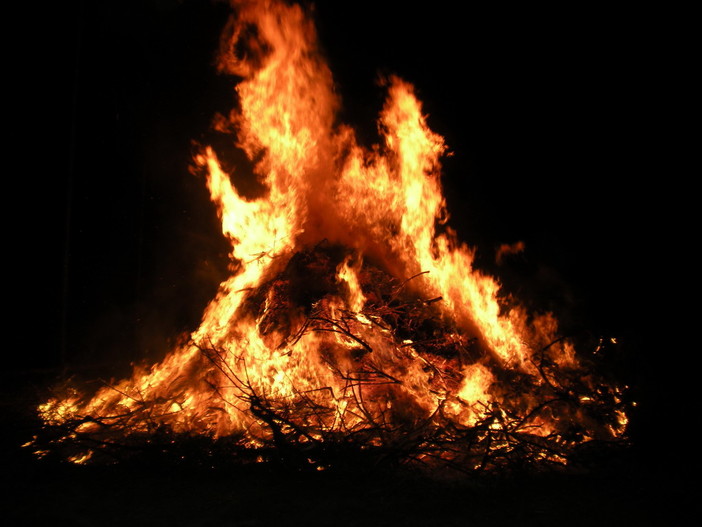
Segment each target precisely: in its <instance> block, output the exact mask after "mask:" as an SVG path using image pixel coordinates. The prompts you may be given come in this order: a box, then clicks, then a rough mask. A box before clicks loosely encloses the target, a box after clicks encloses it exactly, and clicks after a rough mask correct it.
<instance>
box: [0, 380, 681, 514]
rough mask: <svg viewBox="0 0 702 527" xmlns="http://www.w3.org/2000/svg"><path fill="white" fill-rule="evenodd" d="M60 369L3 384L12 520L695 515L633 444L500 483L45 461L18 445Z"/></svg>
mask: <svg viewBox="0 0 702 527" xmlns="http://www.w3.org/2000/svg"><path fill="white" fill-rule="evenodd" d="M54 374H55V372H44V373H43V374H42V373H37V372H33V373H31V374H18V373H15V374H13V375H5V376H4V378H3V383H2V386H3V388H2V400H1V406H0V408H1V411H2V423H3V428H4V432H3V434H2V442H3V445H2V447H3V448H2V465H3V470H2V489H1V492H0V494H1V496H2V498H1V499H2V501H3V502H4V503H3V505H2V510H3V511H4V512H3V516H4V519H3V520H4V521H3V523H4V525H12V526H14V525H51V526H62V525H70V526H74V527H81V526H92V525H100V526H111V525H120V526H124V525H135V526H138V525H149V526H154V527H155V526H159V525H169V526H173V525H187V526H203V527H204V526H220V525H232V526H242V527H243V526H247V527H254V526H268V525H270V526H273V525H276V526H277V525H283V524H285V525H306V526H315V525H320V526H323V525H335V526H356V525H359V526H361V525H363V526H369V525H371V526H400V525H401V526H415V525H416V526H434V525H440V526H453V525H455V526H458V525H461V526H470V525H475V526H482V525H490V526H496V525H515V524H521V525H539V526H550V525H554V526H555V525H558V526H563V525H568V526H579V525H582V526H586V525H587V526H594V525H596V526H607V525H618V526H626V525H663V524H667V525H673V524H674V525H686V522H685V516H686V515H687V513H689V512H690V511H691V510H692V509H691V508H689V507H688V501H689V500H690V499H691V496H692V490H691V489H690V487H689V486H687V485H686V483H684V482H683V480H682V479H680V478H679V477H678V475H677V474H676V470H675V469H676V467H674V466H671V467H668V468H667V469H665V471H664V472H661V469H660V467H661V464H660V463H659V462H657V461H655V460H653V458H652V457H651V456H650V454H648V453H646V451H644V450H642V449H638V448H637V447H636V445H634V446H632V448H631V449H628V450H626V451H624V452H622V453H621V455H620V456H617V457H616V458H614V459H610V460H608V461H607V463H606V464H605V465H604V466H599V467H597V468H593V469H592V470H590V471H585V472H583V471H580V472H578V473H567V474H520V475H512V476H503V477H467V476H461V477H455V476H451V477H449V474H447V473H444V474H437V475H435V476H432V477H427V476H420V475H418V474H415V473H411V472H407V471H401V470H397V469H395V470H384V471H383V470H360V469H359V470H357V471H353V472H348V471H347V472H344V473H329V472H321V473H310V474H299V473H289V472H284V471H281V470H279V469H273V468H271V467H269V466H266V465H260V464H257V465H253V466H248V467H246V466H244V467H242V466H240V467H220V468H214V469H213V468H202V467H200V468H198V467H193V466H182V465H179V464H171V463H169V464H165V463H163V462H162V461H159V460H157V459H152V460H150V461H149V460H147V461H146V462H145V461H144V460H143V459H142V460H140V462H139V463H136V464H135V463H125V464H121V465H120V464H117V465H110V466H77V465H72V464H69V463H65V462H60V461H56V460H54V461H51V460H45V461H40V460H37V459H36V458H35V457H34V456H32V455H31V453H30V452H29V451H28V449H22V448H21V446H20V445H21V444H22V443H23V442H24V441H25V440H27V439H28V438H31V436H32V433H33V432H35V431H36V429H37V428H36V427H37V426H38V423H37V421H36V419H35V417H34V416H33V410H32V407H33V405H34V404H35V403H36V402H37V400H38V397H41V395H42V390H43V389H44V388H45V387H46V383H47V382H48V380H49V379H51V378H52V376H53V375H54ZM688 523H689V521H688Z"/></svg>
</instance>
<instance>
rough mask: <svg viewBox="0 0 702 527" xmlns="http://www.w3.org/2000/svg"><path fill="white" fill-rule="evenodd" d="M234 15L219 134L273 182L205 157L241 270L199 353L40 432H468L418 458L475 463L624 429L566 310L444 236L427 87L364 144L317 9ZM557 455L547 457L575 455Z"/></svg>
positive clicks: (206, 153) (79, 400)
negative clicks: (246, 185) (544, 307)
mask: <svg viewBox="0 0 702 527" xmlns="http://www.w3.org/2000/svg"><path fill="white" fill-rule="evenodd" d="M233 8H234V13H235V14H234V15H233V16H232V18H231V20H230V22H229V23H228V25H227V27H226V28H225V31H224V33H223V37H222V45H221V50H220V54H219V64H218V67H219V70H220V71H221V72H223V73H228V74H233V75H236V76H237V77H239V78H240V79H242V80H240V81H239V82H238V83H237V84H236V87H235V97H236V105H235V108H236V109H235V110H233V111H232V112H231V113H230V114H229V115H228V116H221V115H220V116H217V117H216V119H215V123H214V125H215V128H216V129H217V130H219V131H221V132H223V133H227V134H230V135H231V136H232V137H234V138H235V140H234V141H233V144H232V145H231V147H232V148H237V149H240V150H242V151H243V152H245V154H246V155H247V156H248V158H249V159H250V160H251V161H252V163H253V166H254V171H255V174H256V176H257V177H258V178H259V179H260V181H261V183H262V184H263V185H264V186H265V187H266V189H267V190H266V192H265V194H264V195H263V196H262V197H259V198H256V199H248V198H246V197H244V196H242V195H241V194H240V193H239V191H238V190H237V179H238V178H241V177H243V176H242V174H238V173H237V172H236V171H234V172H233V173H227V172H225V170H224V169H223V168H222V165H221V164H220V162H219V160H218V158H217V155H216V153H215V151H214V149H213V148H211V147H208V146H204V147H202V149H201V150H200V152H199V154H197V156H196V158H195V164H196V165H197V167H198V168H199V169H201V170H202V171H203V172H205V173H206V174H207V186H208V189H209V191H210V195H211V199H212V202H213V203H214V204H215V206H216V207H217V210H218V213H219V216H220V218H221V221H222V231H223V233H224V235H225V236H226V237H227V238H228V239H229V240H230V241H231V259H232V262H233V265H232V269H233V271H232V275H231V276H230V277H229V278H228V279H227V280H226V281H225V282H223V283H222V284H221V285H220V288H219V291H218V293H217V295H216V297H215V298H214V299H213V300H212V301H211V302H210V304H209V306H208V307H207V308H206V310H205V312H204V314H203V316H202V322H201V324H200V327H199V328H198V329H197V330H196V331H194V332H193V333H192V335H191V336H190V339H189V341H188V343H187V344H183V345H180V346H178V347H176V348H175V349H173V350H172V351H171V352H170V353H169V354H168V356H167V357H166V358H165V359H164V360H163V361H162V362H161V363H159V364H156V365H154V366H152V367H151V368H149V369H148V370H146V371H144V370H141V369H140V370H138V371H135V372H134V374H133V375H132V377H131V378H128V379H125V380H123V381H121V382H119V383H117V384H115V385H114V386H109V387H105V388H103V389H101V390H100V391H98V392H97V393H95V394H93V395H92V396H89V397H86V396H85V395H84V394H80V393H73V394H69V395H64V396H61V397H57V398H54V399H52V400H50V401H48V402H47V403H45V404H43V405H42V406H41V407H40V412H41V415H42V417H43V419H44V420H45V422H47V423H48V424H64V423H67V422H76V423H79V424H77V426H76V428H75V433H78V434H89V433H99V431H100V430H103V429H104V427H105V426H110V425H114V426H115V427H117V428H119V430H120V431H121V433H124V434H142V433H149V432H150V431H152V430H153V429H154V427H155V426H158V427H163V426H165V427H167V428H168V429H170V430H171V431H173V432H174V433H186V434H203V435H207V436H211V437H213V438H222V437H229V436H236V437H238V438H241V439H240V440H241V442H242V444H243V445H245V446H246V447H249V448H259V447H261V446H264V445H269V444H275V445H277V446H279V442H280V441H289V442H296V444H297V443H301V444H305V443H307V444H309V445H311V446H314V445H316V444H320V443H323V442H334V441H339V439H338V438H340V437H343V438H345V440H346V441H349V440H350V439H349V438H353V441H357V442H359V443H362V444H364V445H366V446H368V447H369V448H371V447H380V446H392V444H394V443H393V442H397V441H399V440H400V438H402V439H403V440H405V441H406V440H407V437H408V436H412V434H414V436H416V437H417V438H419V437H423V438H425V437H433V438H438V437H442V438H444V439H441V440H439V439H435V440H434V443H433V444H448V442H449V439H450V438H451V437H452V436H451V434H454V435H455V437H457V438H462V439H461V442H462V443H461V444H463V443H465V444H466V445H468V440H467V439H465V438H467V437H468V435H467V434H468V432H469V431H471V430H472V431H475V434H474V435H472V436H470V437H471V438H472V439H471V441H473V442H471V443H470V446H466V447H465V448H464V449H463V450H464V451H461V452H460V453H459V451H460V450H461V449H457V448H453V447H452V448H446V449H444V450H443V451H442V449H427V450H426V451H422V449H421V448H420V449H418V450H417V454H416V458H417V459H419V460H425V459H429V458H430V457H431V458H435V459H445V460H452V461H458V462H462V463H466V464H467V465H469V466H468V467H467V468H472V466H474V465H476V463H477V462H476V461H475V459H478V457H477V455H474V454H475V451H471V449H472V448H473V447H474V446H475V445H479V444H482V443H481V441H487V439H490V438H491V439H490V441H489V442H490V446H488V447H486V446H485V445H484V444H482V445H483V446H481V450H480V452H481V456H480V457H479V459H481V460H484V459H485V458H484V456H483V455H482V454H484V451H485V448H488V449H489V448H493V449H494V448H506V447H505V445H509V444H510V441H511V440H512V439H513V438H515V437H521V438H530V444H534V445H547V442H551V443H552V444H558V445H562V446H563V445H573V444H577V443H583V442H586V441H589V440H592V439H605V440H609V439H616V438H617V437H620V436H621V435H622V434H623V433H624V430H625V425H626V417H625V414H624V412H623V410H622V409H621V408H620V407H619V406H617V405H616V404H615V405H613V407H612V409H611V410H612V411H610V412H609V413H606V412H605V413H603V412H602V411H601V407H602V405H601V404H600V406H597V404H599V403H598V402H597V401H596V400H595V399H593V397H592V396H591V392H596V393H597V394H599V395H598V397H599V398H600V402H601V400H602V397H605V396H606V397H608V398H609V399H608V400H610V399H611V400H614V401H615V402H618V397H619V389H618V388H617V387H609V386H604V385H602V384H601V382H600V381H599V380H597V379H595V378H593V376H591V375H590V373H589V372H588V371H587V369H586V368H585V367H584V366H583V364H582V360H581V358H579V356H578V354H577V353H576V350H575V349H574V347H573V345H572V344H571V343H569V342H568V341H567V340H559V339H558V338H557V337H558V333H557V331H558V327H557V321H556V319H555V317H554V316H552V315H551V314H539V315H534V314H530V313H527V312H526V310H525V309H524V308H522V307H520V306H519V305H517V304H516V302H515V301H514V300H510V302H509V306H508V305H507V303H506V302H505V301H504V299H501V298H500V297H499V296H498V294H499V293H500V285H499V283H498V282H497V281H496V280H495V279H494V278H492V277H491V276H488V275H486V274H484V273H481V272H479V271H478V270H476V269H474V266H473V251H472V250H471V249H470V248H469V247H467V246H466V245H465V244H462V243H460V242H459V241H458V240H457V238H456V236H455V233H454V232H453V231H452V230H451V228H450V227H448V226H447V225H446V221H447V218H448V215H447V211H446V203H445V199H444V197H443V195H442V188H441V184H440V180H439V177H440V170H441V165H440V160H441V157H442V155H443V154H444V153H445V150H446V145H445V144H444V140H443V138H442V137H440V136H439V135H437V134H435V133H434V132H432V131H431V130H430V129H429V128H428V126H427V123H426V119H425V116H424V115H423V113H422V105H421V103H420V101H419V100H418V99H417V97H416V96H415V93H414V90H413V87H412V86H411V85H410V84H409V83H407V82H405V81H403V80H401V79H399V78H397V77H390V78H388V79H386V81H385V82H384V88H385V89H386V90H387V97H386V101H385V104H384V107H383V109H382V111H381V113H380V116H379V119H378V129H379V132H380V136H381V139H382V141H381V144H379V145H376V146H375V147H373V148H371V149H368V148H365V147H363V146H361V145H359V143H358V142H357V140H356V136H355V133H354V130H353V129H352V128H350V127H349V126H347V125H344V124H339V123H338V119H337V110H338V108H339V106H340V101H339V100H338V97H337V95H336V92H335V90H334V81H333V78H332V73H331V72H330V70H329V68H328V67H327V65H326V63H325V62H324V60H323V59H322V56H321V55H320V53H319V52H318V49H317V44H316V34H315V28H314V25H313V23H312V21H311V19H310V18H309V17H308V16H307V13H306V12H305V11H304V10H303V9H302V8H300V7H299V6H296V5H288V4H286V3H284V2H279V1H273V0H270V1H260V2H251V1H237V0H233ZM244 176H245V175H244ZM427 328H429V329H427ZM573 378H577V379H578V380H577V383H575V384H574V383H572V382H570V379H573ZM576 403H577V404H576ZM605 414H606V415H605ZM86 417H89V419H86ZM414 436H412V437H414ZM486 438H487V439H486ZM464 440H465V441H464ZM418 441H419V439H418ZM426 441H429V440H426ZM420 442H421V441H420ZM551 443H548V444H551ZM427 444H428V443H427ZM560 452H562V451H560V450H558V449H553V448H545V447H544V448H543V449H542V451H540V453H539V456H541V457H543V458H548V459H550V460H552V461H557V462H558V461H563V460H564V458H563V456H562V455H561V453H560ZM77 459H80V460H81V461H82V460H84V459H87V458H85V457H79V458H77Z"/></svg>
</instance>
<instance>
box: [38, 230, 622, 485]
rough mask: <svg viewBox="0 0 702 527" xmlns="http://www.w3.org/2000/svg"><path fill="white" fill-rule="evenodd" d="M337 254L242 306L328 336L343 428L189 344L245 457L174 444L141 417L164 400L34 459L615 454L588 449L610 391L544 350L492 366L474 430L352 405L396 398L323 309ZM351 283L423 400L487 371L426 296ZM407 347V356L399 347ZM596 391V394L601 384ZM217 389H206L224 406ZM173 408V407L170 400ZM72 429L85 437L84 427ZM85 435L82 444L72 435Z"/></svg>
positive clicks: (428, 459) (292, 334) (350, 317)
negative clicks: (418, 372)
mask: <svg viewBox="0 0 702 527" xmlns="http://www.w3.org/2000/svg"><path fill="white" fill-rule="evenodd" d="M349 254H350V251H348V250H347V249H345V248H343V247H338V246H334V245H331V244H328V243H321V244H319V245H317V246H316V247H313V248H310V249H309V250H305V251H300V252H299V253H297V254H296V255H294V256H293V257H292V258H291V259H290V261H289V262H288V264H287V265H286V267H285V268H284V269H283V271H281V272H280V273H278V274H277V275H276V276H275V277H273V278H272V279H270V280H269V281H267V282H265V283H264V284H262V285H261V286H260V287H257V288H256V289H253V290H251V291H249V292H248V296H247V298H246V300H245V302H244V305H243V306H242V308H243V309H245V310H247V312H249V313H251V314H252V315H253V317H254V318H255V319H256V320H258V327H259V331H260V333H261V334H262V335H266V334H269V333H275V334H276V335H282V336H283V337H284V341H285V343H286V344H287V345H289V346H294V344H295V343H296V342H297V341H299V340H300V339H301V338H303V336H304V335H306V334H307V333H310V332H313V333H319V334H328V333H336V334H339V335H342V336H343V337H344V338H345V339H346V341H347V342H352V343H353V345H352V346H351V348H350V350H349V354H350V356H351V357H352V359H353V364H354V367H353V369H352V370H349V369H348V368H346V369H343V368H340V367H339V364H338V362H337V361H336V360H335V358H334V354H333V353H331V352H330V353H328V354H325V351H324V349H322V350H320V356H321V360H322V361H323V362H325V364H326V366H327V367H328V368H329V369H331V370H332V371H334V373H335V375H336V376H337V377H338V378H339V379H341V380H342V381H343V382H344V383H345V386H346V388H348V391H347V393H348V395H347V397H348V398H349V400H348V403H349V405H351V406H353V407H354V408H356V409H357V412H356V414H355V415H356V416H357V417H359V418H358V419H356V420H355V421H354V424H353V426H332V427H330V426H328V425H326V424H325V423H328V422H329V419H328V417H329V415H331V414H332V413H333V412H334V411H335V410H334V408H333V407H332V405H331V404H327V402H328V401H331V399H325V398H324V397H320V396H319V394H318V393H315V394H310V393H309V392H307V391H305V390H299V391H297V392H296V394H295V395H296V396H295V397H294V399H292V400H291V399H290V398H276V397H272V396H271V395H270V394H268V393H265V391H262V390H261V389H259V388H257V387H256V385H255V383H253V382H251V380H250V379H248V378H246V376H242V375H241V373H240V372H235V371H234V370H232V369H231V368H230V367H228V366H227V364H228V363H227V360H225V356H226V353H227V351H226V350H224V349H222V348H220V347H218V346H216V345H212V344H211V343H207V342H204V343H203V342H197V343H193V344H195V345H196V346H197V347H198V348H199V350H200V352H201V357H202V367H204V368H208V367H209V368H212V369H214V370H216V371H217V372H218V378H219V379H220V384H226V385H229V386H236V387H237V390H236V394H237V395H236V396H235V397H236V399H237V400H236V401H225V403H236V404H237V405H238V406H239V407H241V406H242V405H243V406H245V407H246V408H247V409H248V411H249V412H250V414H251V415H252V416H253V417H254V418H255V420H256V421H257V423H258V426H259V428H260V429H261V430H263V431H264V433H262V434H258V436H257V441H256V445H255V446H252V444H251V441H250V438H247V437H245V435H244V434H243V433H241V434H232V435H228V436H225V437H218V438H211V437H207V436H198V435H195V436H193V435H191V434H182V433H176V432H174V431H173V430H172V429H171V428H170V427H169V426H167V425H165V424H164V422H163V419H161V416H160V415H159V413H158V412H157V411H155V408H156V407H157V405H158V406H159V407H162V406H163V403H164V401H163V400H162V399H160V400H158V401H154V400H147V399H144V400H141V401H139V404H138V405H137V406H136V408H134V409H133V410H132V411H130V412H129V413H125V415H121V416H114V415H113V416H110V417H109V418H101V417H96V416H91V415H84V416H79V417H76V418H74V419H69V420H67V421H65V422H62V423H59V424H56V423H54V424H50V425H49V424H48V425H46V426H45V427H44V429H43V431H42V433H41V434H39V436H38V437H37V438H36V439H35V441H34V447H35V448H37V450H39V451H41V452H44V453H49V455H51V454H53V455H59V456H61V457H62V458H66V457H68V458H74V459H75V458H80V456H81V455H82V454H81V453H82V452H86V451H87V450H90V451H91V452H92V453H94V454H97V455H94V456H93V457H92V459H93V460H99V459H116V460H124V459H130V458H134V457H135V456H136V457H144V456H158V457H161V458H164V457H167V458H168V459H173V460H176V461H179V462H182V461H183V460H186V461H190V462H196V463H204V464H207V465H212V464H226V463H247V462H253V461H269V462H274V463H277V464H280V465H283V466H285V467H288V468H294V469H295V470H309V469H313V470H323V469H334V468H343V467H354V466H355V467H357V466H395V465H407V464H409V465H421V466H425V467H428V468H430V469H431V468H435V467H437V466H440V467H447V466H448V467H452V468H454V469H456V470H458V471H465V472H475V471H495V470H498V471H499V470H512V469H523V468H537V469H542V468H547V467H564V466H566V465H568V464H569V463H570V464H571V465H572V463H573V461H574V460H577V459H581V458H582V456H581V453H582V452H583V451H585V450H592V449H593V448H594V449H595V450H598V451H600V450H603V449H612V448H618V447H621V446H625V445H626V439H625V438H623V437H619V438H616V439H612V438H608V437H607V434H601V437H602V438H604V439H599V438H598V437H597V434H595V437H594V438H593V437H592V435H593V434H592V431H593V429H594V430H597V429H598V428H602V429H604V428H606V427H607V426H608V425H610V424H613V423H615V422H616V419H617V412H621V411H622V409H623V408H624V405H625V403H624V402H623V401H622V399H621V397H619V396H618V395H617V393H616V392H614V391H612V390H608V389H603V388H601V387H600V385H598V384H597V383H593V382H592V378H593V376H594V377H595V378H596V377H597V375H599V374H600V372H598V364H597V363H596V361H595V360H594V359H591V360H590V361H589V362H588V363H587V364H585V367H586V368H587V371H588V380H585V379H584V378H583V375H582V371H581V370H578V371H571V370H568V369H564V368H559V367H558V366H557V365H556V362H555V361H554V360H553V359H552V357H551V355H550V347H551V346H546V347H544V348H543V349H542V350H540V351H539V352H538V353H536V354H535V357H536V358H535V366H536V369H537V371H538V374H537V375H528V374H525V373H523V372H519V371H514V370H509V369H500V368H494V369H493V373H494V375H495V378H496V380H497V381H498V382H499V383H500V385H501V386H502V388H501V389H502V392H503V393H502V396H501V398H500V402H496V401H486V402H484V403H479V405H480V408H479V412H478V414H479V418H477V419H475V420H474V421H473V422H471V424H470V425H466V424H461V423H459V422H458V421H457V420H456V419H455V418H453V417H452V416H451V415H450V414H449V412H447V411H446V409H445V407H444V404H443V403H441V404H438V406H437V407H436V408H435V410H433V411H432V412H431V413H429V414H427V413H426V412H422V411H421V410H417V409H416V408H413V407H412V402H411V401H403V402H404V404H405V405H406V407H405V408H404V409H402V408H395V409H394V410H393V411H392V412H388V413H387V414H386V413H383V412H381V413H378V412H377V411H373V410H372V409H371V408H370V406H369V405H370V404H371V403H370V402H369V401H367V400H365V399H364V393H365V394H368V393H373V391H374V390H378V389H382V390H390V391H392V390H395V389H396V388H397V389H398V390H399V388H400V387H401V386H402V383H403V379H402V378H398V376H397V375H396V374H395V373H394V372H391V371H389V370H388V368H386V367H384V365H383V363H382V361H378V360H376V359H375V357H374V355H375V350H374V349H373V346H372V345H371V343H369V342H368V341H366V340H365V339H364V338H363V336H362V335H361V333H360V332H359V331H357V328H358V315H359V314H358V313H354V312H351V311H349V310H343V309H342V310H339V309H334V310H331V309H329V299H330V298H339V297H340V296H341V295H342V292H341V291H340V288H341V287H342V286H341V285H340V282H339V280H338V279H337V269H338V266H339V265H340V263H341V262H343V261H344V260H345V259H346V258H348V256H349ZM359 278H360V285H361V288H362V290H363V294H364V296H365V298H366V302H365V304H364V307H363V310H362V315H363V317H364V320H366V321H367V322H368V323H369V324H372V325H376V326H377V327H378V328H379V330H382V331H383V332H385V333H386V334H389V335H392V338H393V339H394V341H395V342H396V343H398V344H397V354H398V356H400V355H401V354H403V353H406V354H407V355H406V357H404V359H403V360H405V359H406V360H418V361H421V363H422V365H423V368H424V370H425V371H426V372H428V375H429V376H430V377H431V379H432V386H433V387H435V388H436V390H437V391H440V392H442V393H453V394H455V393H456V391H457V390H458V388H459V385H460V383H461V380H462V376H463V373H462V372H463V371H464V369H465V367H466V366H469V365H471V364H475V363H477V362H481V363H485V364H490V357H489V354H488V353H487V352H486V351H485V350H484V349H483V348H481V346H480V344H479V342H478V340H477V339H475V338H472V337H471V336H470V335H466V334H465V332H462V331H460V330H459V329H457V328H456V327H455V325H454V324H453V323H452V322H451V321H450V320H447V319H446V318H445V317H443V316H442V315H441V312H440V310H439V309H437V306H438V305H439V304H440V302H441V301H442V299H441V298H440V297H438V298H429V299H425V298H420V297H419V296H418V295H417V293H416V289H414V288H413V287H412V281H413V280H414V279H415V278H416V277H412V278H409V279H406V280H398V279H396V278H394V277H393V276H391V275H390V274H389V273H388V272H386V271H385V270H384V269H383V268H382V267H381V266H380V265H374V264H373V263H372V262H370V261H364V262H363V266H362V268H361V269H360V272H359ZM264 304H265V306H266V307H265V309H264ZM300 313H302V319H303V320H304V322H303V323H301V324H300V323H299V320H300ZM410 341H411V345H406V346H405V345H404V344H403V343H405V342H410ZM605 345H610V346H612V345H614V344H613V343H611V342H606V343H605V342H603V341H601V340H600V341H598V342H597V343H595V344H594V346H595V348H596V351H598V352H599V356H602V355H603V347H604V346H605ZM588 351H589V353H588V354H587V355H588V356H589V357H597V356H598V354H594V353H592V351H595V350H593V349H590V350H588ZM604 351H607V350H604ZM602 379H603V382H604V380H605V377H604V374H602ZM70 384H71V385H74V384H75V381H74V380H71V383H70ZM66 385H68V383H67V384H66ZM602 386H604V384H603V385H602ZM219 388H220V387H219V386H217V385H213V386H212V389H213V390H214V391H215V392H217V393H218V394H219V395H221V397H222V398H225V396H224V395H222V393H223V392H220V391H219ZM323 390H324V388H322V389H320V391H323ZM57 391H58V392H60V391H61V390H60V389H57ZM329 391H330V392H331V389H329ZM227 393H232V392H231V391H229V392H227ZM393 393H400V392H399V391H396V392H393ZM525 394H527V395H529V396H530V397H529V400H531V401H539V402H538V403H537V404H530V405H527V404H523V403H518V402H515V401H523V400H525V397H524V396H525ZM173 401H174V402H177V401H178V394H174V396H173ZM396 406H400V405H396ZM542 415H548V416H549V418H551V419H555V420H556V421H558V425H557V426H555V427H554V429H553V431H551V432H550V433H547V434H544V433H535V431H534V425H533V423H534V422H535V418H537V417H539V416H542ZM85 423H94V424H97V425H98V426H90V427H87V428H86V427H85V426H83V425H84V424H85ZM135 423H139V426H138V427H135V426H134V424H135ZM588 425H591V426H588ZM86 429H87V430H89V432H84V431H82V430H86ZM135 430H139V431H138V432H135Z"/></svg>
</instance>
